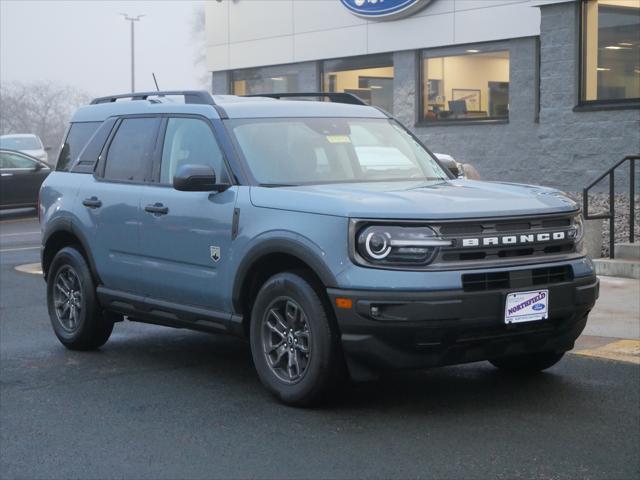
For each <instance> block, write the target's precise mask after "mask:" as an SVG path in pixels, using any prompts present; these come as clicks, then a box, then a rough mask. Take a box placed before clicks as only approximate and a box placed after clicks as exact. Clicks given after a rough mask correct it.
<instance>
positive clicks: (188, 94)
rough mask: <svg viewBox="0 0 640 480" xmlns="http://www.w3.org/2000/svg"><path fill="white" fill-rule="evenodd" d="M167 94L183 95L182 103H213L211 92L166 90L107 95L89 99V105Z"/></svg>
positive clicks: (144, 98) (143, 98)
mask: <svg viewBox="0 0 640 480" xmlns="http://www.w3.org/2000/svg"><path fill="white" fill-rule="evenodd" d="M168 95H176V96H183V97H184V103H199V104H204V105H215V102H214V101H213V97H212V96H211V94H210V93H209V92H207V91H204V90H166V91H159V92H134V93H123V94H120V95H109V96H107V97H98V98H94V99H93V100H91V105H96V104H98V103H112V102H115V101H116V100H118V99H119V98H130V99H131V100H146V99H147V98H149V97H165V96H168Z"/></svg>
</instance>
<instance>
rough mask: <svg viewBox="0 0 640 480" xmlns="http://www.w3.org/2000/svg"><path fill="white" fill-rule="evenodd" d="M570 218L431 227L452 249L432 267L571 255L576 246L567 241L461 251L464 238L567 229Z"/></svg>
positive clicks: (498, 221)
mask: <svg viewBox="0 0 640 480" xmlns="http://www.w3.org/2000/svg"><path fill="white" fill-rule="evenodd" d="M573 215H574V214H571V215H562V216H553V217H550V218H526V219H508V220H487V221H483V220H475V221H474V220H467V221H460V222H447V223H442V224H440V225H434V227H435V228H436V229H437V230H438V231H439V233H440V235H441V236H442V237H443V238H445V239H451V240H452V242H453V245H452V246H450V247H443V248H441V249H440V252H439V255H438V257H437V258H436V259H435V261H434V264H438V263H439V264H448V265H452V266H453V264H455V263H465V262H478V261H485V262H500V261H502V262H505V261H508V260H513V259H515V258H523V259H525V258H530V257H533V258H536V257H545V256H547V255H560V254H567V253H573V252H575V251H576V248H575V247H576V246H575V243H574V241H573V239H571V238H565V239H564V240H558V241H553V242H532V243H520V244H515V245H506V244H503V245H483V246H478V247H465V246H463V245H462V243H461V242H462V240H463V239H464V238H477V239H481V240H482V239H484V238H485V237H504V236H518V237H519V236H522V235H537V234H541V233H548V232H554V231H558V230H559V231H563V230H566V229H569V228H570V227H571V225H572V217H573Z"/></svg>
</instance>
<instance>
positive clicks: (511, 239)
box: [461, 231, 568, 247]
mask: <svg viewBox="0 0 640 480" xmlns="http://www.w3.org/2000/svg"><path fill="white" fill-rule="evenodd" d="M567 236H568V235H567V232H566V231H562V232H545V233H537V234H533V233H531V234H523V235H505V236H502V237H482V238H463V239H461V245H462V246H463V247H490V246H501V245H525V244H530V243H544V242H551V241H559V240H565V239H566V238H567Z"/></svg>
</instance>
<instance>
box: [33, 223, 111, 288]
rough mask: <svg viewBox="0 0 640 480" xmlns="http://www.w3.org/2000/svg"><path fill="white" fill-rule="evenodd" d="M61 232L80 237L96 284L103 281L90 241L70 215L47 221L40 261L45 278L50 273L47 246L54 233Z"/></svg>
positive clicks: (79, 239)
mask: <svg viewBox="0 0 640 480" xmlns="http://www.w3.org/2000/svg"><path fill="white" fill-rule="evenodd" d="M60 232H65V233H68V234H70V235H73V236H74V237H75V238H77V239H78V241H79V242H80V245H81V246H82V249H83V250H84V253H85V255H86V260H87V263H88V264H89V269H90V270H91V273H92V274H93V277H94V279H95V280H96V284H100V283H102V282H101V281H100V276H99V275H98V271H97V270H96V264H95V262H94V260H93V255H92V253H91V249H90V248H89V242H88V241H87V239H86V237H85V236H84V234H83V233H82V230H80V229H79V228H78V227H77V226H75V225H74V223H73V221H72V219H70V218H68V217H58V218H55V219H53V220H51V221H50V222H48V223H47V226H46V228H45V230H44V232H43V234H42V247H41V249H40V263H41V265H42V271H43V274H44V278H45V280H46V278H47V273H48V272H47V271H46V270H45V265H44V252H45V248H46V245H47V243H48V241H49V240H50V239H51V237H53V236H54V235H56V234H58V233H60Z"/></svg>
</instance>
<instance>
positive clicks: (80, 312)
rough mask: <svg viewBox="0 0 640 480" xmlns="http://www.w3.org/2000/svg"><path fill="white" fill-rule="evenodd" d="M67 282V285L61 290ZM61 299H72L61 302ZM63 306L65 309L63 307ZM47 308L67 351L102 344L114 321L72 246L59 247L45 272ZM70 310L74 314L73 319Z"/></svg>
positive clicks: (90, 348) (80, 256) (54, 329)
mask: <svg viewBox="0 0 640 480" xmlns="http://www.w3.org/2000/svg"><path fill="white" fill-rule="evenodd" d="M61 278H62V280H64V282H62V280H60V279H61ZM66 284H69V285H70V288H69V289H67V290H66V291H65V292H63V291H62V290H63V289H64V285H66ZM56 285H59V286H60V288H58V287H56ZM70 292H71V293H72V294H71V295H70ZM78 292H79V293H78ZM61 298H62V299H69V298H72V300H70V301H69V302H64V301H62V303H60V299H61ZM56 302H57V303H58V305H59V306H58V310H56ZM70 305H71V306H70ZM75 305H77V307H76V306H75ZM65 306H66V307H67V310H64V308H65ZM47 307H48V309H49V319H50V320H51V325H52V327H53V331H54V333H55V334H56V337H58V340H60V342H61V343H62V344H63V345H64V346H65V347H67V348H68V349H70V350H94V349H96V348H99V347H101V346H102V345H104V344H105V343H106V341H107V340H109V337H110V336H111V331H112V330H113V323H114V321H115V320H117V318H116V317H117V315H114V314H110V313H106V312H104V311H103V310H102V309H101V308H100V305H99V304H98V301H97V299H96V288H95V284H94V281H93V277H92V276H91V271H90V270H89V266H88V265H87V262H86V260H85V259H84V257H83V256H82V254H81V253H80V252H79V251H78V250H76V249H75V248H73V247H65V248H63V249H62V250H60V251H59V252H58V253H57V254H56V256H55V257H54V258H53V261H52V262H51V267H50V268H49V272H48V275H47ZM63 312H66V313H63ZM70 312H74V313H75V316H73V318H72V313H70ZM67 317H68V318H67Z"/></svg>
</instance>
